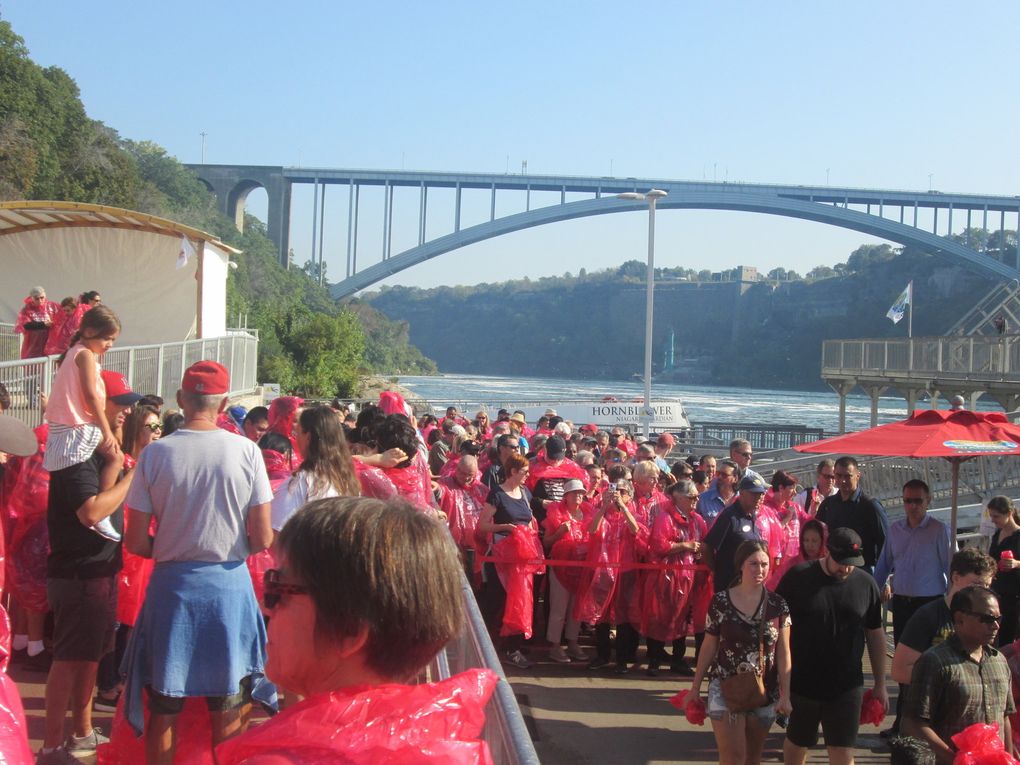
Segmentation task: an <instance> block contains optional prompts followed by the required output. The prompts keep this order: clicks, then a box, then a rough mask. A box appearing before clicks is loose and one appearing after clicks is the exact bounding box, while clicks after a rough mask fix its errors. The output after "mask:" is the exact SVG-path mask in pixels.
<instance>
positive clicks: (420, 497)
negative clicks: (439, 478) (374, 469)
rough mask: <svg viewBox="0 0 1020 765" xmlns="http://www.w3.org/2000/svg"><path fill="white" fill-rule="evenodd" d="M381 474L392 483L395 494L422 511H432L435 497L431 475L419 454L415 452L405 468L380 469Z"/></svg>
mask: <svg viewBox="0 0 1020 765" xmlns="http://www.w3.org/2000/svg"><path fill="white" fill-rule="evenodd" d="M381 470H382V472H383V474H384V475H385V476H386V477H387V478H389V479H390V481H392V482H393V485H394V486H395V487H396V489H397V493H398V494H400V496H401V497H403V498H404V499H406V500H407V501H408V502H410V503H411V504H412V505H414V506H415V507H417V508H418V509H419V510H422V511H429V510H434V509H435V507H436V500H435V497H433V496H432V474H431V473H429V466H428V463H427V462H426V461H425V460H424V459H423V458H422V456H421V452H415V454H414V457H413V458H412V459H411V464H410V465H409V466H407V467H406V468H400V467H392V468H381Z"/></svg>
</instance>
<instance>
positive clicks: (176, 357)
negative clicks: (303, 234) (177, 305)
mask: <svg viewBox="0 0 1020 765" xmlns="http://www.w3.org/2000/svg"><path fill="white" fill-rule="evenodd" d="M258 345H259V341H258V338H256V337H254V336H252V335H251V334H248V333H246V332H245V333H238V334H232V335H228V336H225V337H213V338H205V339H202V340H184V341H181V342H176V343H161V344H154V345H135V346H125V347H122V348H112V349H110V350H109V351H107V352H106V354H105V355H104V356H103V362H102V363H103V368H104V369H111V370H114V371H117V372H120V373H121V374H123V375H124V376H125V377H127V379H128V383H130V385H131V387H132V388H133V389H134V390H136V391H138V392H139V393H143V394H146V393H147V394H156V395H158V396H162V398H163V399H164V401H166V402H167V403H168V405H169V406H171V407H172V406H173V402H174V400H175V396H176V394H177V389H178V388H179V387H180V382H181V377H182V376H183V374H184V370H185V369H187V368H188V367H189V366H190V365H191V364H194V363H195V362H196V361H200V360H202V359H211V360H213V361H218V362H219V363H221V364H223V366H225V367H226V368H227V369H228V370H230V391H229V393H228V395H230V396H240V395H244V394H248V393H254V391H255V388H256V387H257V382H256V370H257V367H258ZM56 361H57V357H56V356H43V357H40V358H35V359H21V360H15V361H3V362H0V382H2V383H3V384H4V385H5V386H6V387H7V391H8V393H10V395H11V409H10V410H9V412H8V413H9V414H11V415H13V416H15V417H17V418H18V419H20V420H22V421H23V422H24V423H25V424H27V425H29V426H31V427H35V426H37V425H39V424H40V423H41V422H42V412H41V409H40V406H39V403H40V398H39V394H40V393H42V394H45V395H47V396H48V395H49V393H50V389H51V386H52V384H53V375H54V374H56V368H57V365H56Z"/></svg>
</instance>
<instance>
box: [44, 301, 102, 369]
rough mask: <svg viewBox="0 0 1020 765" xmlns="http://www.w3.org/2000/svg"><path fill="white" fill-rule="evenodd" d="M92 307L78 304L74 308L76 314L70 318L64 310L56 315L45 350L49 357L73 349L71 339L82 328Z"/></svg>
mask: <svg viewBox="0 0 1020 765" xmlns="http://www.w3.org/2000/svg"><path fill="white" fill-rule="evenodd" d="M91 307H92V306H90V305H89V304H88V303H78V305H76V306H75V307H74V313H72V314H71V315H70V316H68V315H67V314H66V313H65V312H64V310H63V309H61V310H60V311H59V312H58V313H57V314H56V317H55V318H54V320H53V326H52V327H50V334H49V337H48V338H47V339H46V349H45V350H46V355H47V356H56V355H59V354H61V353H63V352H64V351H66V350H67V349H68V348H70V347H71V338H72V337H74V333H75V332H77V331H78V328H79V327H80V326H81V320H82V318H83V317H84V316H85V312H86V311H88V310H89V309H90V308H91Z"/></svg>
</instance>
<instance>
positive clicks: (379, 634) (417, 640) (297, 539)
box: [216, 497, 496, 765]
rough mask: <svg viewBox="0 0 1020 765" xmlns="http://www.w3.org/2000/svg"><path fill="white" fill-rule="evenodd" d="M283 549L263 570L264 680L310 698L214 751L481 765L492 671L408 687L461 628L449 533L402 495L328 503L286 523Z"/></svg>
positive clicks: (219, 754)
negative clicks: (265, 615) (265, 619)
mask: <svg viewBox="0 0 1020 765" xmlns="http://www.w3.org/2000/svg"><path fill="white" fill-rule="evenodd" d="M278 552H279V563H278V568H277V569H274V570H271V571H267V572H266V574H265V593H264V595H263V605H264V607H265V608H266V609H267V611H268V612H269V613H270V614H271V615H272V618H271V619H270V620H269V642H268V655H269V656H268V661H267V662H266V674H267V675H268V677H269V678H270V679H271V680H272V681H273V682H274V683H276V685H277V686H279V687H280V688H283V689H285V690H286V691H288V693H295V694H299V695H300V696H303V697H304V698H303V700H302V701H299V702H298V703H296V704H294V705H293V706H291V707H289V708H287V709H286V710H284V711H283V712H281V713H280V714H278V715H276V716H275V717H273V718H272V719H270V720H268V721H266V722H264V723H262V724H261V725H259V726H258V727H256V728H252V729H250V730H249V731H248V732H247V733H244V734H243V735H241V736H238V737H236V738H233V739H231V740H229V741H226V742H225V743H223V744H220V746H219V747H217V749H216V761H217V762H218V763H219V765H272V764H275V765H279V764H280V763H305V762H326V761H328V762H341V761H342V762H354V761H357V762H362V761H365V762H368V761H372V760H378V759H380V758H383V754H382V753H383V752H384V753H385V759H386V761H387V762H412V761H413V762H430V761H433V760H436V761H442V762H451V761H452V762H457V763H461V762H475V761H478V762H484V761H488V760H487V759H486V758H487V757H488V756H489V755H488V751H487V747H486V744H485V743H484V742H482V741H479V740H478V735H479V733H480V731H481V727H482V723H483V722H484V712H483V708H484V706H485V703H486V701H487V700H488V698H489V696H490V695H491V693H492V690H493V688H494V687H495V683H496V676H495V674H494V673H492V672H491V671H490V670H487V669H471V670H468V671H467V672H464V673H462V674H460V675H456V676H454V677H451V678H449V679H448V680H444V681H441V682H438V683H433V684H423V685H402V684H403V683H409V682H413V678H415V677H416V676H417V675H418V674H419V672H420V671H421V669H422V668H423V667H424V666H425V665H426V664H428V662H429V661H430V660H431V659H432V658H433V657H434V656H435V655H436V653H437V652H438V651H440V650H441V649H442V648H443V646H444V645H445V644H446V643H447V642H448V641H450V640H451V639H452V638H454V637H456V636H457V634H459V632H460V630H461V627H462V624H463V621H464V617H463V606H462V603H463V600H462V599H463V594H462V590H461V571H460V559H459V558H458V556H457V550H456V547H455V546H454V544H453V542H452V540H451V539H450V535H449V532H448V531H447V530H446V529H445V528H443V527H442V526H441V525H440V524H438V523H435V522H434V521H433V520H431V519H430V518H428V517H426V516H424V515H423V514H422V513H420V512H417V511H416V510H415V509H414V508H413V507H411V506H410V505H409V504H408V503H406V502H405V501H403V500H400V499H394V500H389V501H386V502H383V501H380V500H376V499H370V498H367V497H339V498H332V499H322V500H318V501H316V502H312V503H310V504H308V505H306V506H305V507H304V508H302V509H301V510H299V511H298V512H297V513H295V514H294V516H293V517H292V518H291V519H290V521H288V522H287V525H286V526H284V528H283V531H282V532H281V533H280V536H279V539H278ZM338 582H342V583H343V586H342V587H340V586H337V583H338ZM373 755H374V756H373Z"/></svg>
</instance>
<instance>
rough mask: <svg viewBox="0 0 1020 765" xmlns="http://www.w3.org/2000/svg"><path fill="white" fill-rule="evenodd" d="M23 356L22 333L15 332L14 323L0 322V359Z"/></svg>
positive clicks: (8, 359)
mask: <svg viewBox="0 0 1020 765" xmlns="http://www.w3.org/2000/svg"><path fill="white" fill-rule="evenodd" d="M20 358H21V335H16V334H14V325H13V324H10V323H8V322H0V361H13V360H14V359H20Z"/></svg>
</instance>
